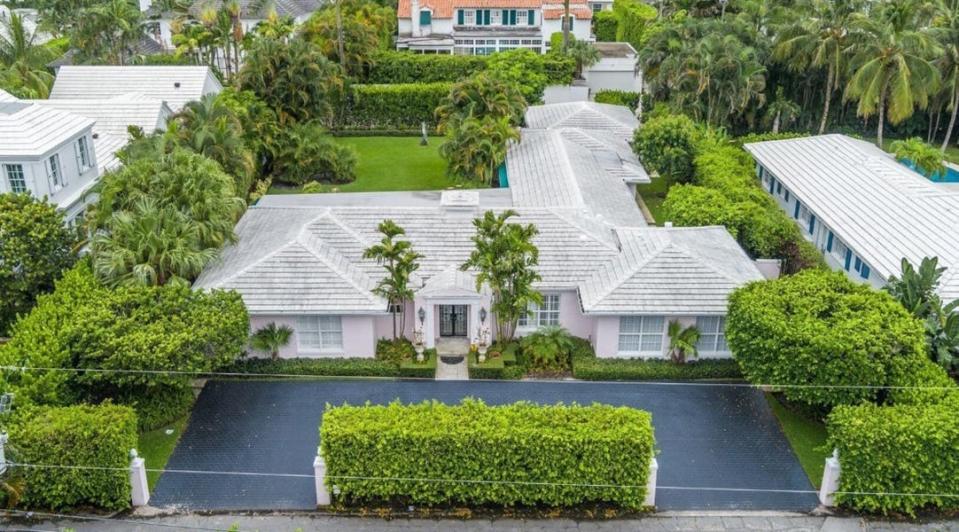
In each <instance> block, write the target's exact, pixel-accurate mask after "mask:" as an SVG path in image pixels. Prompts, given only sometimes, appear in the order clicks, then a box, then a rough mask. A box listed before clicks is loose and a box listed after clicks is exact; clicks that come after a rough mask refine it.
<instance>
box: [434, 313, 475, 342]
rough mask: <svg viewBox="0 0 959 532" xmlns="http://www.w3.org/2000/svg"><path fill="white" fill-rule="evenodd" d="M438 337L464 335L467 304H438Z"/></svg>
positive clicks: (467, 318)
mask: <svg viewBox="0 0 959 532" xmlns="http://www.w3.org/2000/svg"><path fill="white" fill-rule="evenodd" d="M439 307H440V337H448V336H452V337H460V336H461V337H464V338H465V337H466V336H467V334H468V333H467V331H469V316H468V314H467V313H468V312H469V305H440V306H439Z"/></svg>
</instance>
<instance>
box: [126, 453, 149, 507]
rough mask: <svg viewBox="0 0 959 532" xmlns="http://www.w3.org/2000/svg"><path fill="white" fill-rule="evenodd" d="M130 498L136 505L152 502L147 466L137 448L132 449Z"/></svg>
mask: <svg viewBox="0 0 959 532" xmlns="http://www.w3.org/2000/svg"><path fill="white" fill-rule="evenodd" d="M130 492H131V495H130V499H131V502H132V503H133V506H134V507H137V506H146V505H147V503H148V502H150V485H149V484H148V483H147V468H146V463H145V462H144V461H143V458H140V456H139V455H137V450H136V449H130Z"/></svg>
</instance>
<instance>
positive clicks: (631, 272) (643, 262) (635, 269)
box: [590, 239, 670, 306]
mask: <svg viewBox="0 0 959 532" xmlns="http://www.w3.org/2000/svg"><path fill="white" fill-rule="evenodd" d="M620 241H622V239H620ZM669 244H670V241H668V240H667V241H666V243H665V244H664V245H663V246H660V247H659V248H657V249H656V251H655V252H654V253H650V255H649V256H648V257H646V258H645V259H643V260H641V261H639V262H638V263H636V265H635V266H634V267H632V268H623V271H624V272H625V275H620V276H619V277H618V278H617V279H616V282H615V283H611V286H609V287H608V288H607V289H606V290H604V291H603V292H601V293H599V294H598V295H597V296H595V297H593V298H590V299H594V300H595V301H591V302H590V303H591V304H590V306H592V305H593V304H595V303H596V302H599V301H602V300H603V298H605V297H606V296H608V295H609V294H611V293H613V291H614V290H616V289H617V288H619V287H620V286H623V283H625V282H626V281H627V280H629V278H630V277H632V276H633V275H634V274H636V272H638V271H639V270H640V269H642V268H643V267H644V266H646V265H647V264H649V262H650V261H652V260H653V258H654V257H658V256H659V255H660V253H662V252H663V250H664V249H666V248H667V247H669ZM617 259H618V260H622V261H625V260H626V254H625V252H624V253H623V254H622V255H620V256H619V257H617ZM599 273H600V270H597V271H596V273H594V274H593V276H592V277H595V276H596V275H598V274H599ZM592 277H591V278H590V279H592Z"/></svg>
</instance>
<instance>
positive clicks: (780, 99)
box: [766, 86, 802, 133]
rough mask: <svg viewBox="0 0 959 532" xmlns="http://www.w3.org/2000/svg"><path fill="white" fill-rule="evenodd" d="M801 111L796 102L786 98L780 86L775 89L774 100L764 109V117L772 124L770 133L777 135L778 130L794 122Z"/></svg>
mask: <svg viewBox="0 0 959 532" xmlns="http://www.w3.org/2000/svg"><path fill="white" fill-rule="evenodd" d="M801 111H802V110H801V109H800V108H799V105H798V104H797V103H796V102H794V101H792V100H790V99H789V98H787V97H786V95H785V94H784V91H783V88H782V86H779V87H776V99H775V100H773V101H772V103H770V104H769V107H768V108H767V109H766V116H767V117H768V119H769V120H770V122H771V123H772V132H773V133H779V128H780V127H782V126H783V125H787V126H788V125H789V124H790V123H792V122H793V121H794V120H796V117H798V116H799V113H800V112H801Z"/></svg>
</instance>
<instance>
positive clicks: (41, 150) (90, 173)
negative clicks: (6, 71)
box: [0, 100, 100, 220]
mask: <svg viewBox="0 0 959 532" xmlns="http://www.w3.org/2000/svg"><path fill="white" fill-rule="evenodd" d="M93 124H94V121H93V120H92V119H90V118H87V117H83V116H79V115H75V114H73V113H68V112H65V111H60V110H57V109H53V108H50V107H44V106H41V105H35V104H31V103H28V102H21V101H16V100H14V101H3V102H0V173H2V175H0V193H3V192H16V193H29V194H32V195H34V196H38V197H44V196H46V197H47V198H49V200H50V201H51V202H52V203H55V204H56V205H57V206H59V207H60V208H61V209H63V210H64V211H65V215H66V219H67V220H73V219H75V218H76V217H77V216H79V215H80V214H82V213H83V210H84V208H85V207H86V205H88V204H89V203H90V199H89V198H88V194H87V192H89V190H90V188H92V187H93V185H94V184H95V183H96V180H97V178H98V177H99V175H100V172H99V169H98V166H97V158H96V152H95V150H94V147H93V146H94V139H93Z"/></svg>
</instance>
